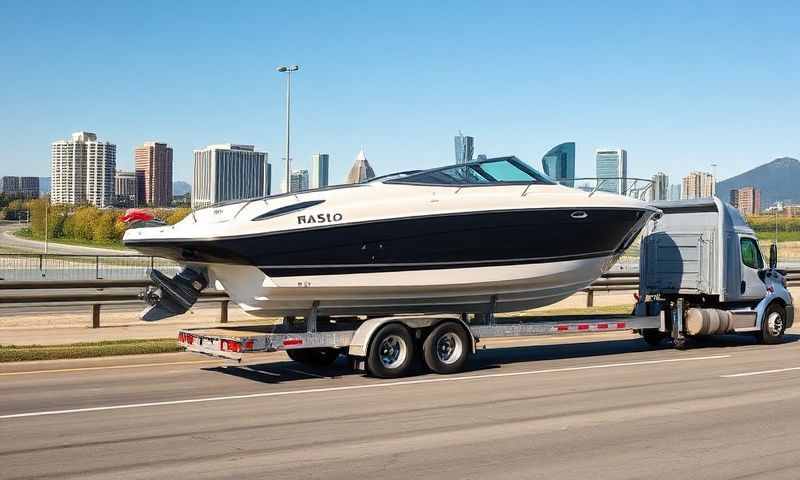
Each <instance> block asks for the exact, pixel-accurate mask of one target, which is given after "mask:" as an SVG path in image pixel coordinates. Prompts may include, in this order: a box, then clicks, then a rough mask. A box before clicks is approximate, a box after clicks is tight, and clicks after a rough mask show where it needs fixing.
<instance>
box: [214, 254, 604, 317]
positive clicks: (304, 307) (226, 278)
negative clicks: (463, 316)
mask: <svg viewBox="0 0 800 480" xmlns="http://www.w3.org/2000/svg"><path fill="white" fill-rule="evenodd" d="M615 261H616V256H603V257H594V258H587V259H580V260H569V261H560V262H547V263H529V264H519V265H505V266H486V267H472V268H454V269H436V270H413V271H396V272H378V273H357V274H347V275H319V276H293V277H281V278H275V279H273V278H270V277H267V276H266V275H265V274H264V273H263V272H262V271H261V270H259V269H258V268H255V267H249V266H240V265H226V264H209V265H207V266H206V268H207V269H208V272H209V278H210V280H211V282H210V287H212V288H216V289H218V290H224V291H226V292H228V294H229V295H230V296H231V300H232V301H234V302H235V303H237V304H238V305H239V306H240V307H241V308H242V309H243V310H244V311H245V312H247V313H249V314H251V315H254V316H261V317H272V316H285V315H298V316H302V315H306V314H308V312H309V311H310V310H311V308H312V307H313V305H314V303H315V302H318V303H317V308H318V311H319V313H320V314H327V315H337V314H348V315H353V314H362V315H369V314H373V313H374V314H385V313H387V312H388V313H430V312H454V311H455V312H472V313H478V312H485V311H487V310H488V309H489V307H490V305H491V303H492V302H493V301H494V311H495V312H508V311H520V310H526V309H530V308H537V307H542V306H546V305H550V304H553V303H556V302H558V301H560V300H562V299H564V298H567V297H569V296H571V295H572V294H574V293H575V292H578V291H580V290H582V289H584V288H586V287H587V286H589V285H590V284H591V283H592V282H593V281H594V280H596V279H597V278H598V277H600V276H601V275H602V274H603V273H605V272H606V271H608V269H609V268H610V267H611V266H612V265H613V263H614V262H615Z"/></svg>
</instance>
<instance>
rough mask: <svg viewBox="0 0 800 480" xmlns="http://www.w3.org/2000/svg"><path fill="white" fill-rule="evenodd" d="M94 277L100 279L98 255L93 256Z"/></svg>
mask: <svg viewBox="0 0 800 480" xmlns="http://www.w3.org/2000/svg"><path fill="white" fill-rule="evenodd" d="M94 279H95V280H100V255H97V256H95V257H94Z"/></svg>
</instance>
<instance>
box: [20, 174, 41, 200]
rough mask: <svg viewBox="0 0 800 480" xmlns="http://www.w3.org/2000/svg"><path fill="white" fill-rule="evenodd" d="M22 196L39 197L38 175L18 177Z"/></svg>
mask: <svg viewBox="0 0 800 480" xmlns="http://www.w3.org/2000/svg"><path fill="white" fill-rule="evenodd" d="M19 190H20V195H21V196H22V198H39V177H19Z"/></svg>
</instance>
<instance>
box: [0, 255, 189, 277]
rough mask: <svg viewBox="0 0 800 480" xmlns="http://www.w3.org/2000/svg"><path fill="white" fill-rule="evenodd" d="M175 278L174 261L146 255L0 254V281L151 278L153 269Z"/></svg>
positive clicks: (175, 268) (176, 268) (176, 266)
mask: <svg viewBox="0 0 800 480" xmlns="http://www.w3.org/2000/svg"><path fill="white" fill-rule="evenodd" d="M153 268H155V269H158V270H160V271H162V272H164V273H165V274H168V275H170V276H171V275H174V274H176V273H178V271H179V270H180V267H179V266H178V265H177V264H176V263H175V262H174V261H171V260H167V259H164V258H159V257H151V256H146V255H121V254H120V255H82V254H43V253H3V254H0V281H3V282H7V281H12V282H25V281H39V282H50V281H85V280H102V279H109V280H142V281H146V280H147V279H148V276H147V273H148V271H149V270H151V269H153Z"/></svg>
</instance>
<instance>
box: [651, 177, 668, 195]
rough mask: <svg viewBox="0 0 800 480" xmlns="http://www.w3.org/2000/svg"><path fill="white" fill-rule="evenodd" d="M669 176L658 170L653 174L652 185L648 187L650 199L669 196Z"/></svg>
mask: <svg viewBox="0 0 800 480" xmlns="http://www.w3.org/2000/svg"><path fill="white" fill-rule="evenodd" d="M668 190H669V177H668V176H667V174H666V173H663V172H658V173H656V174H655V175H653V186H652V187H651V188H650V200H655V201H658V200H666V199H667V197H668V196H669V192H668Z"/></svg>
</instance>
